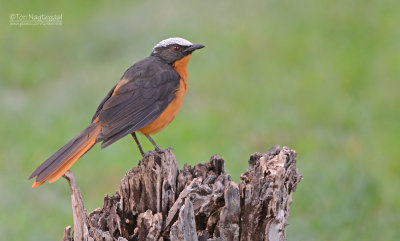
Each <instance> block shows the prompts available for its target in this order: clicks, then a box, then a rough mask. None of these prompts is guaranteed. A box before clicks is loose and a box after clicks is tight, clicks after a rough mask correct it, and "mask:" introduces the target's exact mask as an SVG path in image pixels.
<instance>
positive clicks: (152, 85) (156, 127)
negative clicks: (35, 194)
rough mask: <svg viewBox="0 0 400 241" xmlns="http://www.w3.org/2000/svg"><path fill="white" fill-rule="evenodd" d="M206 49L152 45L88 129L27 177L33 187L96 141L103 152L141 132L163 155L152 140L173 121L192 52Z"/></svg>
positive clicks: (173, 42) (168, 42) (179, 42)
mask: <svg viewBox="0 0 400 241" xmlns="http://www.w3.org/2000/svg"><path fill="white" fill-rule="evenodd" d="M204 47H205V46H204V45H201V44H193V43H191V42H190V41H188V40H186V39H183V38H179V37H174V38H168V39H165V40H162V41H161V42H159V43H158V44H156V45H155V46H154V47H153V49H152V52H151V54H150V56H148V57H146V58H144V59H142V60H140V61H138V62H137V63H135V64H133V65H132V66H131V67H129V68H128V69H127V70H126V71H125V73H124V74H123V75H122V77H121V79H120V80H119V82H118V83H117V84H116V85H115V86H114V87H113V88H112V89H111V90H110V91H109V92H108V94H107V95H106V96H105V97H104V99H103V100H102V101H101V103H100V104H99V106H98V107H97V110H96V112H95V114H94V115H93V117H92V121H91V123H90V124H89V126H88V127H87V128H86V129H84V130H83V131H82V132H81V133H80V134H78V135H77V136H75V137H74V138H72V139H71V140H70V141H69V142H68V143H67V144H65V145H64V146H63V147H61V148H60V149H59V150H58V151H57V152H56V153H54V154H53V155H52V156H50V157H49V158H48V159H47V160H46V161H44V162H43V163H42V164H41V165H39V166H38V167H37V168H36V169H35V170H34V171H33V173H32V174H31V175H30V177H29V179H32V178H34V177H35V181H34V183H33V184H32V187H33V188H35V187H39V186H41V185H42V184H43V183H45V182H46V181H48V182H49V183H52V182H55V181H56V180H58V179H59V178H60V177H61V176H63V175H64V174H65V172H67V171H68V170H69V169H70V167H71V166H72V165H73V164H74V163H75V162H76V161H77V160H78V159H79V158H80V157H81V156H83V155H84V154H85V153H86V152H88V151H89V150H90V149H91V148H92V147H93V146H94V145H95V144H96V143H99V142H101V148H102V149H103V148H105V147H107V146H109V145H111V144H113V143H114V142H116V141H118V140H119V139H121V138H122V137H124V136H126V135H132V137H133V139H134V141H135V142H136V144H137V146H138V148H139V151H140V153H141V155H142V156H145V152H144V151H143V148H142V147H141V145H140V143H139V140H138V139H137V136H136V132H140V133H141V134H143V135H144V136H146V137H147V139H149V141H150V142H151V143H152V144H153V145H154V147H155V150H156V151H159V152H162V151H164V150H163V149H161V148H160V147H159V146H158V145H157V143H156V142H155V141H154V140H153V139H152V138H151V137H150V135H153V134H155V133H157V132H159V131H161V130H162V129H164V128H165V127H166V126H167V125H168V124H169V123H171V121H172V120H173V119H174V118H175V116H176V114H177V113H178V111H179V109H180V107H181V104H182V102H183V99H184V96H185V94H186V91H187V78H188V77H187V70H186V66H187V64H188V62H189V60H190V57H191V55H192V53H193V52H194V51H196V50H198V49H201V48H204Z"/></svg>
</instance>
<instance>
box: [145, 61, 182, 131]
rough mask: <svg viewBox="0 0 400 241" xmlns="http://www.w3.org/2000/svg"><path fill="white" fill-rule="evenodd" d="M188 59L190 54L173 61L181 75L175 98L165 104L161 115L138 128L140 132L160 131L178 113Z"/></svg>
mask: <svg viewBox="0 0 400 241" xmlns="http://www.w3.org/2000/svg"><path fill="white" fill-rule="evenodd" d="M189 59H190V55H188V56H186V57H184V58H182V59H181V60H179V61H176V62H175V64H174V69H175V70H176V72H178V74H179V76H180V77H181V80H180V83H179V87H178V89H177V91H176V94H175V99H174V100H173V101H172V102H171V103H170V104H169V105H168V106H167V108H166V109H165V110H164V111H163V113H161V115H160V116H159V117H157V119H155V120H154V121H153V122H152V123H151V124H149V125H147V126H146V127H144V128H142V129H139V130H138V131H139V132H141V133H142V134H144V135H151V134H155V133H157V132H159V131H161V130H162V129H164V128H165V127H166V126H167V125H168V124H169V123H171V121H172V120H173V119H174V118H175V116H176V114H178V112H179V109H180V108H181V105H182V102H183V99H184V97H185V94H186V90H187V71H186V65H187V63H188V61H189Z"/></svg>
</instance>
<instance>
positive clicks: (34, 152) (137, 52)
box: [0, 0, 400, 240]
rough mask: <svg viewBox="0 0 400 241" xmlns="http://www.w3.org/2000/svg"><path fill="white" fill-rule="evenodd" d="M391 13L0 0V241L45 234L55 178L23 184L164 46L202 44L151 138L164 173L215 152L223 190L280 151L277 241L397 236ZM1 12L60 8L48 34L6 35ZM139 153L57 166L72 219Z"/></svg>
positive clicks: (292, 4) (392, 5)
mask: <svg viewBox="0 0 400 241" xmlns="http://www.w3.org/2000/svg"><path fill="white" fill-rule="evenodd" d="M399 12H400V2H399V1H398V0H384V1H383V0H351V1H345V0H338V1H328V0H300V1H289V0H279V1H278V0H269V1H225V2H222V1H197V2H190V1H146V2H138V1H136V2H131V3H128V1H122V2H120V3H116V4H111V3H110V2H108V1H107V2H106V1H104V2H101V1H100V2H99V1H85V2H84V1H64V2H63V3H56V2H55V1H13V2H12V1H9V2H7V3H6V2H5V1H2V2H1V7H0V16H1V18H0V27H1V28H0V44H1V54H0V136H1V138H0V235H1V237H0V239H1V240H61V238H62V233H63V228H64V227H65V226H67V225H71V224H72V213H71V206H70V193H69V188H68V186H67V185H66V182H65V180H63V179H60V180H59V181H57V182H56V183H54V184H51V185H50V184H47V183H46V184H45V185H43V186H42V187H40V188H37V189H32V188H31V187H30V186H31V183H32V182H31V181H28V180H27V177H28V176H29V175H30V173H31V172H32V171H33V169H34V168H35V167H36V166H37V165H39V164H40V163H41V162H42V161H44V160H45V159H46V158H47V157H49V156H50V155H51V154H53V153H54V152H55V151H56V150H57V149H58V148H59V147H60V146H62V145H63V144H65V143H66V142H67V141H68V140H69V139H70V138H72V137H73V136H74V135H76V134H78V133H79V132H80V131H81V130H83V129H84V128H85V127H86V126H87V125H88V123H89V122H90V119H91V116H92V114H93V113H94V111H95V109H96V107H97V105H98V103H99V102H100V100H101V99H102V98H103V97H104V96H105V94H106V93H107V92H108V90H109V89H110V88H111V87H112V86H113V85H114V84H115V83H116V82H117V81H118V80H119V78H120V76H121V75H122V74H123V72H124V71H125V70H126V69H127V68H128V67H129V66H130V65H132V64H133V63H134V62H136V61H138V60H140V59H142V58H144V57H146V56H148V55H149V54H150V52H151V49H152V47H153V46H154V45H155V44H156V43H158V42H159V41H160V40H162V39H165V38H168V37H175V36H180V37H184V38H186V39H188V40H190V41H192V42H194V43H201V44H204V45H206V48H204V49H202V50H200V51H198V52H196V53H195V54H194V55H193V57H192V59H191V61H190V63H189V66H188V72H189V91H188V93H187V95H186V98H185V102H184V104H183V106H182V109H181V111H180V113H179V115H178V116H177V118H176V119H175V120H174V122H172V124H171V125H170V126H169V127H168V128H167V129H165V130H164V131H163V132H161V133H160V134H157V135H155V136H154V139H155V140H156V141H157V142H158V144H159V145H160V146H162V147H164V148H165V147H168V146H173V147H174V148H175V151H174V152H175V154H176V156H177V158H178V162H179V165H180V166H183V164H184V163H190V164H194V163H198V162H205V161H207V160H208V159H209V158H210V156H211V155H213V154H216V153H217V154H219V155H221V156H223V157H224V158H225V160H226V166H227V171H228V172H229V173H230V174H231V175H232V178H233V179H234V180H235V181H239V180H240V174H241V173H243V172H244V171H245V170H246V168H247V160H248V158H249V155H250V154H251V153H253V152H266V151H267V150H268V149H269V147H271V146H273V145H277V144H280V145H287V146H290V147H291V148H293V149H295V150H296V151H297V153H298V168H299V171H300V173H303V174H304V180H303V181H302V182H301V183H300V185H299V186H298V189H297V191H296V192H295V193H294V202H293V205H292V207H291V213H290V219H289V223H290V226H288V227H287V231H288V234H287V236H288V240H395V239H398V237H399V236H400V229H399V222H400V192H399V186H400V185H399V184H400V179H399V173H400V160H399V159H400V146H399V145H400V141H399V134H400V125H399V124H400V111H399V106H400V97H399V91H400V84H399V76H400V67H399V65H400V28H399V23H400V14H399ZM13 13H19V14H29V13H34V14H48V15H51V14H62V15H63V25H62V26H21V27H19V26H10V25H9V22H8V21H9V15H10V14H13ZM139 138H140V140H142V142H143V143H144V146H145V149H146V150H150V149H151V148H152V146H151V145H150V144H149V143H148V141H147V140H145V138H143V137H142V136H140V137H139ZM139 157H140V154H139V152H138V150H137V148H136V146H135V144H134V142H133V140H132V138H131V137H127V138H124V139H122V140H121V141H119V142H117V143H115V144H113V145H112V146H110V147H109V148H106V149H104V150H101V149H100V147H99V145H97V146H95V147H94V148H93V149H92V150H91V151H90V152H89V153H87V154H86V155H85V156H84V157H83V158H81V159H80V160H79V161H78V162H77V163H76V164H75V165H74V166H73V167H72V170H73V171H74V173H75V175H76V177H77V182H78V185H79V186H80V188H81V191H82V195H83V198H84V201H85V204H86V208H87V209H88V211H91V210H93V209H94V208H96V207H98V206H100V205H101V204H102V201H103V196H104V195H105V194H112V193H114V192H115V190H116V189H117V187H118V184H119V180H120V179H121V178H122V177H123V175H124V173H125V172H126V171H127V170H129V169H130V168H131V167H132V166H134V165H136V163H137V162H138V160H139Z"/></svg>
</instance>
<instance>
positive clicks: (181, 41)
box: [153, 37, 193, 52]
mask: <svg viewBox="0 0 400 241" xmlns="http://www.w3.org/2000/svg"><path fill="white" fill-rule="evenodd" d="M171 44H178V45H181V46H190V45H193V44H192V43H191V42H189V41H187V40H186V39H183V38H178V37H176V38H167V39H164V40H163V41H161V42H159V43H158V44H156V46H154V48H153V52H154V50H155V49H156V48H158V47H166V46H168V45H171Z"/></svg>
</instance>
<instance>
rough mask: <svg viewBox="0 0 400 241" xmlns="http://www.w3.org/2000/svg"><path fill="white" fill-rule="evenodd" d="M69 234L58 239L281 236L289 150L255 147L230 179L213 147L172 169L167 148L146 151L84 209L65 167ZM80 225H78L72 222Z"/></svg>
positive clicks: (292, 168)
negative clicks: (204, 156)
mask: <svg viewBox="0 0 400 241" xmlns="http://www.w3.org/2000/svg"><path fill="white" fill-rule="evenodd" d="M66 177H67V180H68V181H69V184H70V187H71V199H72V206H73V216H74V235H73V236H74V237H73V238H71V237H70V228H69V229H68V227H67V228H66V229H65V230H64V238H63V240H107V241H108V240H119V241H123V240H139V241H141V240H148V241H150V240H159V241H167V240H171V241H189V240H190V241H193V240H195V241H196V240H199V241H225V240H227V241H228V240H229V241H231V240H234V241H236V240H251V241H253V240H255V241H258V240H269V241H274V240H279V241H280V240H285V237H286V230H285V227H286V225H287V222H288V217H289V207H290V204H291V203H292V194H293V192H294V191H295V190H296V187H297V184H298V183H299V182H300V181H301V179H302V175H301V174H298V173H297V168H296V152H295V151H293V150H290V149H289V148H288V147H283V148H280V147H279V146H276V147H274V148H272V149H271V150H270V151H269V152H268V153H265V154H260V153H255V154H253V155H252V156H251V157H250V160H249V168H248V169H247V172H245V173H244V174H242V176H241V179H242V181H241V183H240V184H239V185H238V184H236V183H235V182H233V181H231V180H230V175H228V174H227V173H226V172H225V163H224V159H222V158H221V157H219V156H218V155H214V156H212V157H211V159H210V161H209V162H207V163H204V164H197V165H195V166H194V167H191V166H189V165H186V164H185V166H184V167H183V169H182V170H180V171H179V170H178V168H177V162H176V158H175V155H174V154H173V153H172V151H171V150H166V151H164V152H150V153H148V155H147V156H146V157H144V158H143V159H142V160H141V161H140V163H139V165H138V166H137V167H134V168H132V169H131V170H130V171H128V172H127V173H126V175H125V177H124V178H123V179H122V180H121V183H120V187H119V189H118V191H117V192H116V193H115V194H114V195H112V196H106V197H105V198H104V204H103V206H102V207H100V208H97V209H96V210H94V211H93V212H92V213H90V214H89V215H88V216H87V215H86V211H85V209H84V206H83V202H82V198H81V196H80V192H79V188H77V187H76V183H75V179H74V178H73V176H72V175H70V172H68V173H67V174H66ZM79 225H80V226H79Z"/></svg>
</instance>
